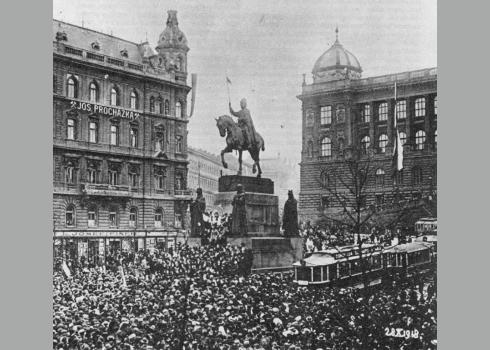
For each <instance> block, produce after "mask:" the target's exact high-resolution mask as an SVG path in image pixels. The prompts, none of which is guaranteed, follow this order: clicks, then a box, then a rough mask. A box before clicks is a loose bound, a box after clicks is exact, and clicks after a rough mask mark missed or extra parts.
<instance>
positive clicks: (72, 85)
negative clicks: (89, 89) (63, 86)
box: [66, 76, 78, 98]
mask: <svg viewBox="0 0 490 350" xmlns="http://www.w3.org/2000/svg"><path fill="white" fill-rule="evenodd" d="M66 83H67V90H68V91H67V95H68V97H69V98H78V81H77V79H76V78H75V77H73V76H70V77H69V78H68V80H67V82H66Z"/></svg>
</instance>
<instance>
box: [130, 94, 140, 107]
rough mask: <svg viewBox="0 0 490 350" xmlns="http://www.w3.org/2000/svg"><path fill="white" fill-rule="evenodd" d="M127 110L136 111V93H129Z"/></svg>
mask: <svg viewBox="0 0 490 350" xmlns="http://www.w3.org/2000/svg"><path fill="white" fill-rule="evenodd" d="M129 108H131V109H137V108H138V95H137V94H136V91H131V95H130V99H129Z"/></svg>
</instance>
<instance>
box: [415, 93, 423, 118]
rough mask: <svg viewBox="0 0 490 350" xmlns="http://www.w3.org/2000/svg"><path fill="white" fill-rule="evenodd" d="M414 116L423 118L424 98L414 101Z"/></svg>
mask: <svg viewBox="0 0 490 350" xmlns="http://www.w3.org/2000/svg"><path fill="white" fill-rule="evenodd" d="M415 116H416V117H425V98H424V97H420V98H418V99H416V100H415Z"/></svg>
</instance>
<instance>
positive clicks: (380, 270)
mask: <svg viewBox="0 0 490 350" xmlns="http://www.w3.org/2000/svg"><path fill="white" fill-rule="evenodd" d="M362 256H363V261H364V262H365V264H366V267H365V268H366V277H367V280H368V282H369V285H375V284H379V283H381V281H382V279H383V278H384V277H388V276H394V275H397V274H403V275H407V274H411V273H413V272H417V271H420V270H427V269H428V268H429V267H430V265H432V263H433V262H434V258H433V244H432V243H429V242H410V243H405V244H399V245H396V246H392V247H382V246H380V245H374V244H372V245H369V244H365V245H363V247H362ZM293 268H294V280H293V281H294V282H295V283H297V284H298V285H302V286H306V285H324V284H336V285H340V286H352V287H357V286H362V285H363V281H362V269H361V263H360V259H359V247H358V246H345V247H338V248H330V249H327V250H322V251H318V252H314V253H312V254H311V255H309V256H308V257H306V258H304V259H301V260H300V261H297V262H295V263H294V264H293Z"/></svg>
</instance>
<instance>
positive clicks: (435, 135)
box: [434, 129, 437, 144]
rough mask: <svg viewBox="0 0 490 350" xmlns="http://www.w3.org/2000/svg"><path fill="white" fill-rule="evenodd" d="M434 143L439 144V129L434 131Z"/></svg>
mask: <svg viewBox="0 0 490 350" xmlns="http://www.w3.org/2000/svg"><path fill="white" fill-rule="evenodd" d="M434 143H435V144H437V129H436V130H435V131H434Z"/></svg>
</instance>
